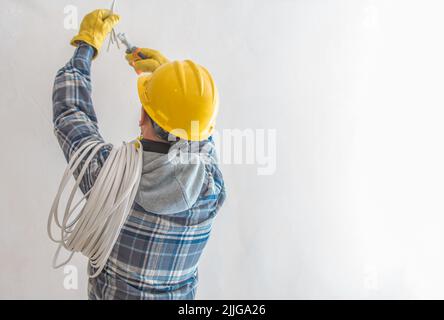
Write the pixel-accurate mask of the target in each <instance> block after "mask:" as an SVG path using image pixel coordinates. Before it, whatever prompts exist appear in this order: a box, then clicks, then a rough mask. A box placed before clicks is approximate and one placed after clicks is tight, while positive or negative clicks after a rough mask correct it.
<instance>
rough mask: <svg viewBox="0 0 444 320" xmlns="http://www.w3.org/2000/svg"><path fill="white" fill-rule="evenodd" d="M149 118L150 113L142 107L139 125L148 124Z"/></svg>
mask: <svg viewBox="0 0 444 320" xmlns="http://www.w3.org/2000/svg"><path fill="white" fill-rule="evenodd" d="M147 120H148V115H147V114H146V112H145V109H143V107H141V108H140V120H139V127H141V126H143V125H145V124H146V122H147Z"/></svg>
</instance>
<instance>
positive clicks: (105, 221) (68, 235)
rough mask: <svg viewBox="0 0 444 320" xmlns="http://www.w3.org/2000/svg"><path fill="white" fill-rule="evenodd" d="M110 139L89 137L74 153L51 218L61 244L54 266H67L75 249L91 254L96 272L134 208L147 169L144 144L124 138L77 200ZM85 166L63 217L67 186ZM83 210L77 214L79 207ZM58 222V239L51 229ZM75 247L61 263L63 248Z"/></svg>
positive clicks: (106, 257) (70, 249)
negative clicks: (94, 161) (91, 166)
mask: <svg viewBox="0 0 444 320" xmlns="http://www.w3.org/2000/svg"><path fill="white" fill-rule="evenodd" d="M104 145H105V144H104V143H102V142H98V141H90V142H87V143H85V144H84V145H83V146H81V147H80V148H79V149H78V150H77V151H76V152H75V153H74V155H73V156H72V157H71V159H70V161H69V163H68V166H67V168H66V170H65V173H64V175H63V177H62V181H61V182H60V186H59V190H58V191H57V194H56V197H55V199H54V202H53V204H52V207H51V211H50V213H49V217H48V226H47V227H48V236H49V238H50V239H51V240H52V241H54V242H56V243H58V244H59V246H58V248H57V250H56V252H55V255H54V259H53V267H54V268H59V267H62V266H64V265H66V264H67V263H68V262H69V261H70V260H71V258H72V257H73V255H74V253H75V252H81V253H82V254H84V255H85V256H86V257H88V258H89V263H90V265H91V266H92V267H93V269H92V270H95V272H94V273H91V274H89V276H90V277H92V278H93V277H96V276H98V275H99V274H100V272H101V271H102V269H103V268H104V266H105V264H106V261H107V260H108V257H109V255H110V254H111V250H112V248H113V246H114V243H115V242H116V240H117V237H118V236H119V233H120V230H121V228H122V226H123V224H124V222H125V220H126V218H127V216H128V214H129V212H130V210H131V206H132V204H133V201H134V198H135V196H136V193H137V189H138V186H139V182H140V177H141V173H142V153H143V151H142V148H141V147H140V143H139V142H138V141H136V142H134V141H133V142H130V143H123V145H122V146H121V147H119V148H116V147H113V148H112V150H111V151H110V153H109V155H108V158H107V159H106V161H105V163H104V164H103V167H102V168H101V170H100V172H99V174H98V176H97V179H96V181H95V183H94V185H93V186H92V188H91V189H90V190H89V191H88V192H87V193H86V194H85V195H84V196H83V197H82V198H81V199H80V200H79V201H78V202H77V203H76V204H75V205H73V199H74V196H75V194H76V192H77V188H78V186H79V185H80V182H81V181H82V178H83V176H84V174H85V172H86V169H87V168H88V166H89V164H90V162H91V161H92V159H93V158H94V156H95V155H96V154H97V152H99V151H100V149H101V148H102V147H103V146H104ZM85 158H86V160H85V162H84V164H83V167H82V169H81V171H80V173H79V175H78V177H77V180H76V183H75V185H74V187H73V189H72V191H71V193H70V195H69V198H68V200H67V203H66V206H65V209H64V214H63V219H62V220H60V219H59V204H60V198H61V196H62V194H63V191H64V189H65V187H66V185H67V183H68V181H69V179H70V177H71V176H72V174H73V173H74V171H75V170H76V169H77V167H78V166H79V165H80V163H81V162H82V160H84V159H85ZM82 202H83V203H84V205H83V207H82V208H81V209H77V208H78V207H79V206H80V204H81V203H82ZM76 210H77V211H78V214H77V215H75V214H74V212H75V211H76ZM53 221H54V222H55V224H56V226H57V227H58V229H59V231H60V237H59V238H58V239H57V238H56V237H55V236H54V235H53V233H52V230H51V226H52V223H53ZM62 247H63V248H65V249H67V250H69V251H71V253H70V255H69V257H68V259H67V260H66V261H64V262H62V263H60V264H57V260H58V256H59V254H60V250H61V248H62Z"/></svg>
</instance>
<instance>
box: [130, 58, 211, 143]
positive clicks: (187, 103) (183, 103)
mask: <svg viewBox="0 0 444 320" xmlns="http://www.w3.org/2000/svg"><path fill="white" fill-rule="evenodd" d="M137 85H138V90H139V98H140V101H141V102H142V105H143V108H144V109H145V111H146V113H147V114H148V115H149V116H150V117H151V119H153V121H154V122H156V123H157V124H158V125H159V126H160V127H161V128H162V129H164V130H165V131H167V132H169V133H171V134H173V135H175V136H177V137H179V138H182V139H185V140H191V141H202V140H205V139H207V138H208V137H209V136H210V135H211V134H212V133H213V130H214V126H215V122H216V115H217V111H218V107H219V96H218V92H217V88H216V85H215V83H214V80H213V78H212V77H211V75H210V73H209V72H208V71H207V70H206V69H205V68H204V67H202V66H200V65H198V64H196V63H194V62H193V61H190V60H185V61H173V62H168V63H165V64H163V65H161V66H160V67H159V68H157V69H156V70H155V71H154V72H153V73H152V74H150V75H145V76H141V77H139V79H138V83H137Z"/></svg>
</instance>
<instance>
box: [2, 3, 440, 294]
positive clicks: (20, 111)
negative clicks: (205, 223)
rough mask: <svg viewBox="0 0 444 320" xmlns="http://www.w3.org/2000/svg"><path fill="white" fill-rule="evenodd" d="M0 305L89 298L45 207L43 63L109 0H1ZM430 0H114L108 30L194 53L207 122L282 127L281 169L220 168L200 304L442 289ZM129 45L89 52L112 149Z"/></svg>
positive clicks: (123, 129) (132, 130) (50, 147)
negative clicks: (216, 112) (213, 109)
mask: <svg viewBox="0 0 444 320" xmlns="http://www.w3.org/2000/svg"><path fill="white" fill-rule="evenodd" d="M1 2H2V3H1V4H2V10H1V11H0V35H1V40H2V42H1V46H0V47H1V50H0V61H1V62H0V64H1V72H0V119H1V126H0V145H1V147H2V152H1V157H0V174H1V184H0V298H45V299H56V298H57V299H83V298H86V289H85V288H86V285H85V283H86V279H85V276H84V272H83V271H84V265H85V261H84V259H82V258H81V257H77V258H76V259H75V260H74V264H75V265H77V266H79V267H80V268H81V269H80V270H79V273H80V275H81V278H80V287H79V289H78V290H72V291H68V290H65V289H64V288H63V276H64V275H63V271H62V270H53V269H51V266H50V265H51V259H52V254H53V252H54V250H55V246H54V245H53V244H52V243H51V242H50V241H49V240H48V238H47V236H46V219H47V214H48V210H49V207H50V204H51V201H52V198H53V196H54V193H55V191H56V188H57V186H58V182H59V178H60V176H61V174H62V172H63V169H64V167H65V162H64V158H63V156H62V153H61V151H60V150H59V147H58V145H57V143H56V140H55V137H54V136H53V134H52V126H51V91H52V82H53V78H54V75H55V72H56V71H57V69H58V68H59V67H61V66H62V65H63V64H64V63H65V62H66V61H67V60H68V59H69V58H70V56H71V54H72V52H73V49H72V48H71V47H70V46H69V45H68V42H69V40H70V38H71V37H72V36H73V35H74V33H75V31H73V30H65V29H64V27H63V22H64V18H65V15H64V11H63V10H64V7H65V6H66V5H70V4H72V5H75V6H78V8H79V14H80V15H81V16H83V15H84V14H85V13H87V12H88V11H90V10H92V9H95V8H97V7H103V6H105V7H109V4H110V1H91V0H89V1H80V0H76V1H74V0H70V1H67V0H63V1H60V0H57V1H55V0H53V1H50V0H33V1H30V0H26V1H25V0H2V1H1ZM443 9H444V3H443V2H442V1H439V0H436V1H430V0H423V1H419V0H417V1H411V0H375V1H371V0H359V1H357V0H348V1H341V0H336V1H321V0H317V1H313V0H310V1H309V0H300V1H297V0H294V1H290V0H268V1H266V0H262V1H257V0H256V1H253V0H242V1H238V0H230V1H228V0H217V1H215V0H212V1H204V0H187V1H184V0H175V1H171V0H170V1H142V0H138V1H135V0H133V1H119V3H118V11H119V13H120V15H121V17H122V21H121V23H120V25H119V27H118V29H119V30H120V31H125V32H126V33H127V35H128V36H129V37H130V38H131V39H132V40H133V42H134V43H136V44H138V45H141V46H148V47H152V48H156V49H159V50H161V51H162V52H164V53H165V54H166V55H167V56H169V57H170V58H172V59H184V58H192V59H194V60H196V61H198V62H199V63H201V64H203V65H205V66H207V67H208V68H209V69H210V70H211V71H212V72H213V73H214V76H215V78H216V80H217V83H218V85H219V89H220V93H221V114H220V118H219V123H218V126H219V129H230V128H239V129H248V128H250V129H261V128H262V129H277V140H278V141H277V154H276V159H277V170H276V172H275V174H274V175H271V176H259V175H257V167H258V166H257V165H228V164H226V165H224V166H223V172H224V175H225V179H226V184H227V187H228V191H229V198H228V200H227V202H226V205H225V206H224V208H223V210H222V211H221V212H220V216H219V217H218V219H217V221H216V224H215V227H214V231H213V234H212V238H211V240H210V242H209V245H208V247H207V250H206V252H205V254H204V256H203V259H202V261H201V265H200V279H201V283H200V289H199V298H271V299H274V298H283V299H287V298H292V299H295V298H309V299H311V298H441V299H442V298H444V290H442V289H441V288H442V287H443V285H444V275H443V273H442V272H441V270H443V268H444V250H443V247H444V236H443V232H442V230H443V229H444V215H443V213H444V201H443V200H442V199H443V197H442V195H443V192H444V182H443V181H444V169H443V167H444V166H443V163H444V150H443V147H442V145H443V141H442V140H443V134H444V126H443V125H442V122H443V121H442V120H443V116H444V111H443V105H444V95H443V88H444V76H443V75H444V60H443V57H444V46H443V41H442V30H444V20H443V19H442V12H443ZM135 80H136V76H135V74H133V72H132V71H131V70H130V69H129V68H128V66H127V64H126V61H125V60H124V59H123V52H122V51H121V52H118V51H117V49H115V48H112V49H111V51H110V52H109V53H106V51H103V52H102V53H101V55H100V57H99V58H98V59H97V60H96V61H95V62H94V67H93V88H94V102H95V106H96V110H97V113H98V117H99V121H100V127H101V130H102V132H103V135H104V136H105V137H106V138H107V139H108V140H109V141H112V142H115V143H118V142H120V141H121V140H129V139H131V138H133V137H134V136H135V135H136V134H137V115H138V108H139V103H138V98H137V95H136V90H135Z"/></svg>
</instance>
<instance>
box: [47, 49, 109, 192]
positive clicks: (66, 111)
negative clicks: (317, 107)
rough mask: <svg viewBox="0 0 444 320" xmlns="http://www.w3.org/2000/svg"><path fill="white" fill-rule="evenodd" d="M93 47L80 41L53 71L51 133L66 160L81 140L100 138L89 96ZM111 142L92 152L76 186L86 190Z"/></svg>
mask: <svg viewBox="0 0 444 320" xmlns="http://www.w3.org/2000/svg"><path fill="white" fill-rule="evenodd" d="M93 55H94V49H93V48H92V47H91V46H90V45H88V44H86V43H81V44H80V45H79V47H78V48H77V49H76V51H75V53H74V56H73V57H72V59H71V60H70V61H69V62H68V63H67V64H66V65H65V66H64V67H63V68H61V69H60V70H59V71H58V72H57V75H56V78H55V82H54V88H53V96H52V98H53V122H54V133H55V135H56V137H57V140H58V141H59V144H60V147H61V148H62V150H63V153H64V155H65V158H66V160H67V161H69V160H70V158H71V156H72V155H73V154H74V153H75V152H76V150H77V149H79V148H80V147H81V146H82V145H83V144H84V143H86V142H89V141H98V142H104V140H103V138H102V136H101V135H100V133H99V128H98V124H97V117H96V113H95V111H94V107H93V103H92V99H91V79H90V72H91V61H92V58H93ZM111 149H112V145H111V144H106V145H105V146H104V147H102V148H101V149H100V150H99V152H98V153H97V154H96V155H95V156H94V158H93V159H92V161H91V162H90V163H89V165H88V168H87V169H86V171H85V175H84V176H83V179H82V181H81V183H80V189H81V190H82V192H83V193H86V192H88V191H89V189H91V187H92V186H93V185H94V182H95V180H96V178H97V176H98V174H99V172H100V169H101V168H102V166H103V164H104V163H105V161H106V159H107V157H108V155H109V153H110V151H111ZM83 164H84V161H82V163H80V165H79V167H78V168H77V170H76V171H75V172H74V176H75V177H76V178H77V177H78V175H79V173H80V170H81V169H82V167H83Z"/></svg>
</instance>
